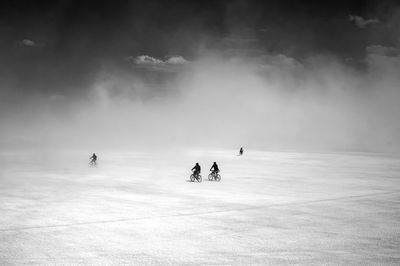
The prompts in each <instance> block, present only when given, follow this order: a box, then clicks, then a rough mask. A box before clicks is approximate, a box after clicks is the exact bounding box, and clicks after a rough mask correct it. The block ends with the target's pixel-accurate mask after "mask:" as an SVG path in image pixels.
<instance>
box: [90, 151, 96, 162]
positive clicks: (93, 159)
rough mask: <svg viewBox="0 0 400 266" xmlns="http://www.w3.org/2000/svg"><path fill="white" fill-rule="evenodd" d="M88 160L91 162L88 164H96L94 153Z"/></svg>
mask: <svg viewBox="0 0 400 266" xmlns="http://www.w3.org/2000/svg"><path fill="white" fill-rule="evenodd" d="M89 159H90V160H91V161H90V164H93V165H95V164H96V163H97V155H96V154H95V153H93V155H92V157H90V158H89Z"/></svg>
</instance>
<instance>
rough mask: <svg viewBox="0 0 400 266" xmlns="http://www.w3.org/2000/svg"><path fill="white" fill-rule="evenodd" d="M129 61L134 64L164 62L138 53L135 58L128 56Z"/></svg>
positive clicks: (159, 63)
mask: <svg viewBox="0 0 400 266" xmlns="http://www.w3.org/2000/svg"><path fill="white" fill-rule="evenodd" d="M129 61H132V62H133V63H135V64H136V65H161V64H163V63H164V62H163V61H162V60H160V59H157V58H154V57H151V56H148V55H139V56H137V57H135V58H132V57H129Z"/></svg>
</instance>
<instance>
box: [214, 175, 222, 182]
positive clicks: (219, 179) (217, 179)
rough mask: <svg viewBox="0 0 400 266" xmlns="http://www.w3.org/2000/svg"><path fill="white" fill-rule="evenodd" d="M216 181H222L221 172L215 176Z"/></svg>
mask: <svg viewBox="0 0 400 266" xmlns="http://www.w3.org/2000/svg"><path fill="white" fill-rule="evenodd" d="M215 181H218V182H219V181H221V176H220V175H219V174H217V175H216V176H215Z"/></svg>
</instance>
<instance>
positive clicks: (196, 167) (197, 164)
mask: <svg viewBox="0 0 400 266" xmlns="http://www.w3.org/2000/svg"><path fill="white" fill-rule="evenodd" d="M193 170H194V171H193ZM192 171H193V173H194V175H198V174H200V172H201V167H200V165H199V163H196V165H195V166H194V167H193V168H192Z"/></svg>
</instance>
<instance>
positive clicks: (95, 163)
mask: <svg viewBox="0 0 400 266" xmlns="http://www.w3.org/2000/svg"><path fill="white" fill-rule="evenodd" d="M89 166H90V167H95V166H97V162H96V161H94V160H91V161H90V162H89Z"/></svg>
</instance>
